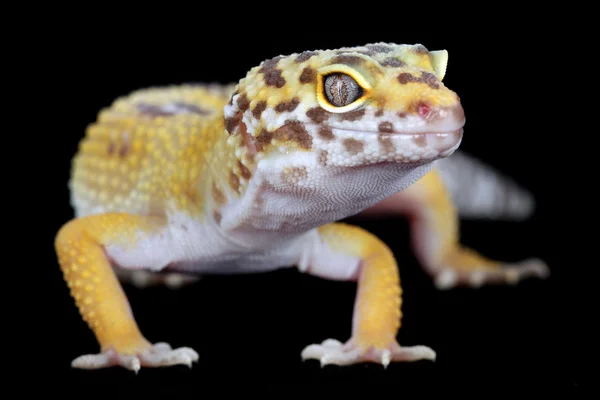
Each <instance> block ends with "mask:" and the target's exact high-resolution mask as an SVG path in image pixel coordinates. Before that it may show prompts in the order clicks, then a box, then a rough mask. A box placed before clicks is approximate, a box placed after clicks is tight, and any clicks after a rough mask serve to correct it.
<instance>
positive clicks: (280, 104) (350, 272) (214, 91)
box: [55, 43, 512, 371]
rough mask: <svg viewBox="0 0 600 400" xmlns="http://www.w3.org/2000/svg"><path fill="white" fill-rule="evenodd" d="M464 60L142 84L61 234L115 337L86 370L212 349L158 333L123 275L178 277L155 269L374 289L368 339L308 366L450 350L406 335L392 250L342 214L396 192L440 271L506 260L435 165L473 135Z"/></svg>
mask: <svg viewBox="0 0 600 400" xmlns="http://www.w3.org/2000/svg"><path fill="white" fill-rule="evenodd" d="M447 60H448V54H447V52H445V51H428V50H427V49H426V48H425V47H424V46H422V45H396V44H391V43H389V44H388V43H375V44H368V45H366V46H358V47H347V48H341V49H334V50H317V51H306V52H302V53H296V54H291V55H288V56H278V57H274V58H272V59H269V60H266V61H264V62H262V63H261V64H260V65H258V66H256V67H255V68H252V69H250V70H249V71H248V73H247V74H246V76H245V77H243V78H242V79H241V80H240V81H239V82H238V83H237V84H236V85H224V86H220V85H202V84H198V85H179V86H171V87H165V88H150V89H143V90H139V91H136V92H134V93H131V94H130V95H128V96H124V97H122V98H119V99H117V100H116V101H115V102H114V103H113V104H112V105H110V106H109V107H107V108H106V109H104V110H102V111H101V112H100V113H99V115H98V118H97V120H96V121H95V122H94V123H92V124H91V125H90V126H89V127H88V129H87V130H86V133H85V136H84V138H83V139H82V141H81V144H80V147H79V150H78V152H77V154H76V155H75V157H74V160H73V168H72V176H71V180H70V183H69V185H70V189H71V202H72V205H73V207H74V208H75V218H74V219H73V220H71V221H68V222H67V223H66V224H65V225H64V226H63V227H62V228H61V229H60V231H59V232H58V234H57V236H56V240H55V247H56V252H57V255H58V261H59V264H60V267H61V269H62V271H63V275H64V278H65V280H66V281H67V284H68V286H69V287H70V288H71V295H72V296H73V297H74V299H75V303H76V305H77V307H78V308H79V310H80V312H81V314H82V316H83V318H84V320H85V321H87V322H88V324H89V326H90V328H91V329H92V330H93V331H94V333H95V335H96V338H97V340H98V342H99V344H100V353H98V354H89V355H84V356H81V357H78V358H77V359H75V360H74V361H73V366H74V367H77V368H103V367H108V366H113V365H119V366H123V367H125V368H129V369H132V370H135V371H137V370H138V369H139V368H140V367H141V366H149V367H156V366H163V365H175V364H185V365H191V363H192V362H193V361H195V360H197V359H198V355H197V353H196V352H195V351H194V350H193V349H190V348H187V347H185V348H180V349H175V350H174V349H172V348H171V346H170V345H168V344H167V343H155V344H151V343H149V342H148V341H147V340H146V339H145V338H144V336H143V335H142V333H141V331H140V329H139V328H138V326H137V324H136V322H135V320H134V317H133V313H132V310H131V309H130V307H129V304H128V301H127V298H126V297H125V295H124V292H123V291H122V289H121V286H120V284H119V281H118V279H117V278H116V276H118V277H120V278H122V279H128V277H129V276H130V275H132V277H131V280H132V281H133V282H136V281H137V282H140V281H143V280H145V281H152V282H160V281H161V278H159V277H158V276H156V275H155V276H152V277H150V278H149V277H146V278H145V279H136V278H135V274H136V273H137V272H140V271H142V270H145V271H149V273H151V274H154V273H156V272H160V273H165V275H160V276H167V278H166V279H165V281H166V282H169V279H168V273H191V274H209V273H219V274H227V273H230V274H231V273H249V272H265V271H269V270H275V269H278V268H283V267H286V266H292V265H297V266H298V268H299V269H300V270H301V271H304V272H306V273H311V274H314V275H316V276H321V277H325V278H328V279H339V280H357V281H358V292H357V300H356V303H355V314H354V325H353V330H352V338H351V339H350V340H349V341H348V342H347V343H346V344H345V345H342V344H341V343H339V342H337V341H331V340H330V341H325V342H324V343H322V344H321V345H312V346H309V347H308V348H307V349H305V351H304V352H303V356H304V357H305V358H318V359H320V360H321V362H322V363H329V362H334V363H338V364H353V363H357V362H363V361H375V362H381V363H383V364H384V365H387V363H389V362H391V361H414V360H419V359H433V358H434V357H435V353H434V352H433V351H432V350H431V349H429V348H428V347H425V346H414V347H404V346H400V345H399V344H398V343H397V342H396V338H395V336H396V332H397V330H398V328H399V326H400V317H401V315H402V313H401V292H402V290H401V286H400V279H399V272H398V267H397V265H396V262H395V260H394V257H393V254H392V253H391V251H390V250H389V249H388V248H387V247H386V246H385V244H384V243H382V242H381V241H380V240H378V239H377V238H376V237H374V236H373V235H371V234H369V233H367V232H365V231H363V230H361V229H359V228H354V227H351V226H348V225H343V224H336V223H333V222H334V221H337V220H339V219H342V218H346V217H349V216H352V215H356V214H357V213H359V212H361V211H364V210H365V209H368V208H369V207H372V206H375V205H376V204H378V203H380V202H381V201H382V200H384V199H386V198H387V199H390V198H391V196H394V198H395V199H396V200H399V201H398V202H397V203H396V202H394V206H395V207H397V206H398V205H400V207H401V208H402V209H403V210H404V211H408V213H409V214H412V216H413V217H416V218H415V219H414V220H416V221H418V222H420V224H417V225H418V227H419V229H415V231H416V232H415V237H417V238H425V240H420V241H419V240H417V241H416V242H417V244H416V249H417V250H418V252H420V253H419V254H420V255H421V256H422V260H424V265H425V267H426V268H428V270H430V271H434V270H435V271H438V272H439V271H441V270H444V271H448V270H450V271H466V272H467V273H470V272H473V271H486V273H488V276H491V275H490V274H491V272H490V271H492V272H494V273H496V271H501V270H503V269H502V268H500V265H499V264H498V263H495V262H493V261H491V260H487V259H485V258H483V257H481V256H479V255H477V254H476V253H474V252H472V251H468V250H466V249H464V248H462V247H461V246H459V243H458V223H457V215H456V209H455V207H454V206H453V203H452V199H451V197H450V196H449V194H448V192H447V191H446V190H445V188H444V184H443V182H442V180H441V179H439V176H438V172H437V171H436V170H433V171H431V169H432V168H433V166H434V162H435V161H437V160H440V159H443V158H446V157H449V156H451V155H452V154H453V153H454V151H456V149H457V148H458V147H459V145H460V143H461V140H462V137H463V126H464V123H465V116H464V112H463V109H462V106H461V103H460V99H459V97H458V95H457V94H456V93H454V92H453V91H452V90H451V89H449V88H447V87H446V86H445V85H444V83H442V80H443V78H444V76H445V74H446V65H447ZM430 171H431V172H430ZM407 189H408V190H407ZM399 193H400V197H396V196H398V195H399ZM464 204H469V202H464ZM487 204H490V203H487ZM392 208H393V207H392ZM444 263H446V264H449V265H443V264H444ZM113 269H116V271H117V272H118V275H116V274H115V271H114V270H113ZM469 276H471V275H469ZM478 276H480V275H478ZM511 276H512V275H511ZM138 278H139V276H138ZM478 279H479V278H478ZM170 281H172V280H170ZM179 281H183V279H182V278H181V277H179Z"/></svg>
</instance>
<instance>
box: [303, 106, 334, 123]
mask: <svg viewBox="0 0 600 400" xmlns="http://www.w3.org/2000/svg"><path fill="white" fill-rule="evenodd" d="M330 115H331V113H330V112H329V111H326V110H324V109H322V108H321V107H313V108H311V109H310V110H308V111H307V112H306V116H307V117H308V118H310V119H312V120H313V121H315V122H316V123H318V124H320V123H321V122H324V121H326V120H327V119H328V118H329V116H330Z"/></svg>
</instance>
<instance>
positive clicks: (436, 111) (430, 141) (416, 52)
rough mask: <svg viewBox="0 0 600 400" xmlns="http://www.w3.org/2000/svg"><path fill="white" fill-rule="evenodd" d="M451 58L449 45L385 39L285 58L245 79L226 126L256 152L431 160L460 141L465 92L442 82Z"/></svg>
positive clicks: (331, 163)
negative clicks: (433, 46) (460, 94)
mask: <svg viewBox="0 0 600 400" xmlns="http://www.w3.org/2000/svg"><path fill="white" fill-rule="evenodd" d="M447 60H448V54H447V52H446V51H431V52H430V51H428V50H427V49H426V48H425V47H424V46H422V45H420V44H417V45H395V44H385V43H376V44H369V45H366V46H361V47H350V48H342V49H338V50H325V51H308V52H304V53H301V54H292V55H290V56H278V57H275V58H273V59H270V60H267V61H264V62H263V63H261V64H260V65H259V66H257V67H255V68H253V69H252V70H250V72H249V73H248V75H247V76H246V77H245V78H244V79H242V80H241V81H240V82H239V84H238V86H237V87H236V91H235V93H234V94H233V96H232V98H231V101H230V103H229V104H228V105H227V106H226V108H225V122H226V129H227V130H228V132H229V133H230V135H231V138H230V140H232V141H237V143H238V144H239V148H241V149H242V150H241V151H242V152H243V153H244V154H245V155H246V156H247V157H250V158H255V157H258V158H269V157H273V156H275V157H277V156H280V155H281V154H290V153H294V154H297V155H299V156H302V155H301V154H302V153H309V154H311V155H312V156H313V157H314V158H315V161H316V162H317V163H318V164H319V165H321V166H324V167H355V166H361V165H369V164H381V163H398V164H424V163H429V162H431V161H434V160H436V159H439V158H442V157H447V156H449V155H451V154H452V153H453V152H454V150H456V148H457V147H458V146H459V144H460V142H461V140H462V132H463V131H462V128H463V125H464V122H465V118H464V112H463V109H462V106H461V104H460V100H459V97H458V96H457V95H456V94H455V93H454V92H453V91H452V90H450V89H448V88H446V87H445V86H444V84H443V83H442V79H443V77H444V74H445V71H446V64H447Z"/></svg>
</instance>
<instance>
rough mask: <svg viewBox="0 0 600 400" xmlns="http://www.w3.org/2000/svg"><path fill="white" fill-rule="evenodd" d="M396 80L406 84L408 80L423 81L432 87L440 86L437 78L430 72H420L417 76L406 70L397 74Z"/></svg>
mask: <svg viewBox="0 0 600 400" xmlns="http://www.w3.org/2000/svg"><path fill="white" fill-rule="evenodd" d="M398 81H399V82H400V83H401V84H403V85H406V84H407V83H409V82H421V83H425V84H426V85H428V86H429V87H430V88H432V89H439V88H440V85H439V81H438V79H437V78H436V76H435V75H434V74H432V73H430V72H422V73H421V76H420V77H419V78H417V77H415V76H414V75H412V74H410V73H408V72H402V73H401V74H400V75H398Z"/></svg>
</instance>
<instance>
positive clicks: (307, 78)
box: [300, 67, 317, 83]
mask: <svg viewBox="0 0 600 400" xmlns="http://www.w3.org/2000/svg"><path fill="white" fill-rule="evenodd" d="M316 76H317V73H316V72H315V70H314V69H312V68H311V67H306V68H304V69H303V70H302V74H301V75H300V83H311V82H314V80H315V77H316Z"/></svg>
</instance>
